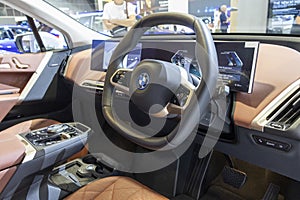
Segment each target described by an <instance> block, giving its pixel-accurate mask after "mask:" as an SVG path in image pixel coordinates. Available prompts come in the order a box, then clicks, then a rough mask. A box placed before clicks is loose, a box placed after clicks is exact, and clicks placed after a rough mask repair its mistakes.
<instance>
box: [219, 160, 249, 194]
mask: <svg viewBox="0 0 300 200" xmlns="http://www.w3.org/2000/svg"><path fill="white" fill-rule="evenodd" d="M222 176H223V181H224V183H227V184H228V185H231V186H232V187H235V188H237V189H240V188H241V187H242V186H243V185H244V184H245V182H246V180H247V174H246V173H245V172H242V171H239V170H237V169H234V168H231V167H228V166H225V167H224V169H223V171H222Z"/></svg>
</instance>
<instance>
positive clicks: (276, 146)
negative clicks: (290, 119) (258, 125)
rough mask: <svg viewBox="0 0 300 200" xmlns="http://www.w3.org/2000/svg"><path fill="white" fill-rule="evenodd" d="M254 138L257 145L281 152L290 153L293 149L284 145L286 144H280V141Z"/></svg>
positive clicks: (286, 144) (255, 136)
mask: <svg viewBox="0 0 300 200" xmlns="http://www.w3.org/2000/svg"><path fill="white" fill-rule="evenodd" d="M252 137H253V139H254V141H255V142H256V143H257V144H260V145H263V146H267V147H271V148H274V149H278V150H281V151H286V152H288V151H290V149H291V147H292V146H291V145H290V144H288V143H284V142H280V141H276V140H272V139H268V138H264V137H260V136H257V135H253V136H252Z"/></svg>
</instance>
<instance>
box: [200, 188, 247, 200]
mask: <svg viewBox="0 0 300 200" xmlns="http://www.w3.org/2000/svg"><path fill="white" fill-rule="evenodd" d="M229 199H230V200H245V199H243V198H242V197H240V196H239V195H238V194H235V193H233V192H231V191H229V190H226V189H224V188H223V187H221V186H217V185H213V186H211V187H210V188H209V189H208V191H207V193H206V194H205V195H204V196H203V197H202V198H200V200H229Z"/></svg>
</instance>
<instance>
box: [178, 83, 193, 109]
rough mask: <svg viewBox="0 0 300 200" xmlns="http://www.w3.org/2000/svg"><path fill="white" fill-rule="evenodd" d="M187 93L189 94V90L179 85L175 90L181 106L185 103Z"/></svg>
mask: <svg viewBox="0 0 300 200" xmlns="http://www.w3.org/2000/svg"><path fill="white" fill-rule="evenodd" d="M189 94H190V90H189V89H187V88H186V87H184V86H182V85H180V87H179V88H178V89H177V91H176V98H177V100H178V102H179V105H180V106H182V107H183V106H184V105H185V104H186V102H187V99H188V97H189Z"/></svg>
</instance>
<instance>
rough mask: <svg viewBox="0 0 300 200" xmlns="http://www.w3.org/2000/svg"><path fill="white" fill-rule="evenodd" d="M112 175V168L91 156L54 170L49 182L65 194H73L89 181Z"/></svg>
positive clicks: (113, 172)
mask: <svg viewBox="0 0 300 200" xmlns="http://www.w3.org/2000/svg"><path fill="white" fill-rule="evenodd" d="M114 174H115V171H114V169H113V168H111V167H108V166H106V165H104V164H103V163H101V162H100V161H99V160H98V159H97V158H95V157H94V156H93V155H86V156H85V157H83V158H81V159H75V160H73V161H70V162H68V163H66V164H64V165H61V166H59V167H57V168H55V169H54V170H53V172H52V173H51V175H50V176H49V181H50V182H51V183H52V184H54V185H56V186H58V187H59V188H60V189H62V190H64V191H66V192H74V191H76V190H77V189H79V188H80V187H82V186H84V185H86V184H88V183H89V182H91V181H94V180H96V179H99V178H104V177H107V176H111V175H114Z"/></svg>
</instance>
